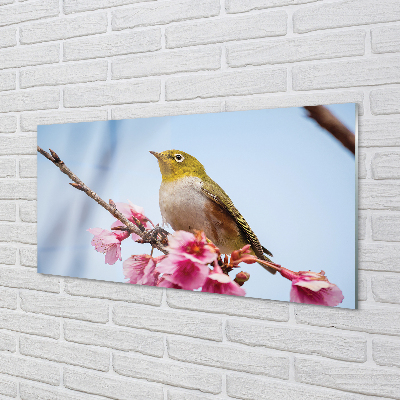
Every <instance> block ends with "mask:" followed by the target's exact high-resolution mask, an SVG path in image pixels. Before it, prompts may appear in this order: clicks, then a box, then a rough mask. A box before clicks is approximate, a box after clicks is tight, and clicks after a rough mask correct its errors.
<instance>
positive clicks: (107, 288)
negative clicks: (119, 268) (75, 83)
mask: <svg viewBox="0 0 400 400" xmlns="http://www.w3.org/2000/svg"><path fill="white" fill-rule="evenodd" d="M65 291H66V292H67V293H68V294H71V295H74V296H88V297H97V298H100V299H110V300H121V301H128V302H132V303H142V304H149V305H153V306H159V305H161V298H162V290H160V289H159V288H153V287H149V286H141V285H127V284H126V283H116V282H101V281H92V280H88V279H66V280H65Z"/></svg>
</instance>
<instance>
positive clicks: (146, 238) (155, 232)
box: [136, 224, 169, 246]
mask: <svg viewBox="0 0 400 400" xmlns="http://www.w3.org/2000/svg"><path fill="white" fill-rule="evenodd" d="M168 235H169V232H167V231H166V230H165V229H163V228H161V226H159V225H158V224H157V225H156V226H155V227H154V228H153V229H151V230H149V231H146V232H144V235H143V237H142V238H141V239H138V240H136V242H137V243H150V244H151V245H154V244H156V243H157V242H159V243H161V244H163V245H164V246H168Z"/></svg>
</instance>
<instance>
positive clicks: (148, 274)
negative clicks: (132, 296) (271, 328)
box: [123, 254, 165, 286]
mask: <svg viewBox="0 0 400 400" xmlns="http://www.w3.org/2000/svg"><path fill="white" fill-rule="evenodd" d="M164 257H165V256H159V257H154V258H153V257H151V256H149V255H147V254H141V255H137V256H131V257H129V258H128V259H127V260H125V261H124V262H123V271H124V275H125V278H126V279H127V280H128V281H129V283H135V284H138V285H147V286H156V284H157V282H158V277H159V275H160V274H159V272H158V271H157V270H156V265H157V263H159V262H160V261H161V260H162V259H163V258H164Z"/></svg>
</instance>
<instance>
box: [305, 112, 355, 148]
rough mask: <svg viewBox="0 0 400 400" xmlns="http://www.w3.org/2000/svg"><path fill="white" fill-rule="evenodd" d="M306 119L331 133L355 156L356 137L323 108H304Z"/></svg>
mask: <svg viewBox="0 0 400 400" xmlns="http://www.w3.org/2000/svg"><path fill="white" fill-rule="evenodd" d="M304 108H305V109H306V110H307V111H308V117H310V118H312V119H314V120H315V121H316V122H317V123H318V124H319V125H320V126H321V127H322V128H324V129H325V130H327V131H328V132H329V133H331V134H332V135H333V136H334V137H335V138H336V139H337V140H339V141H340V142H341V143H342V145H343V146H344V147H346V148H347V149H349V150H350V151H351V152H352V153H353V154H355V147H356V137H355V135H354V133H353V132H351V131H350V129H348V128H347V127H346V126H345V125H344V124H343V123H342V122H341V121H340V120H339V119H338V118H336V117H335V116H334V115H333V114H332V113H331V112H330V111H329V110H328V109H327V108H326V107H324V106H306V107H304Z"/></svg>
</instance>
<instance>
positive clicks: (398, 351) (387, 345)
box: [372, 338, 400, 367]
mask: <svg viewBox="0 0 400 400" xmlns="http://www.w3.org/2000/svg"><path fill="white" fill-rule="evenodd" d="M372 357H373V359H374V361H375V362H376V363H377V364H378V365H382V366H388V367H400V341H399V340H392V339H386V338H374V339H373V340H372Z"/></svg>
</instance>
